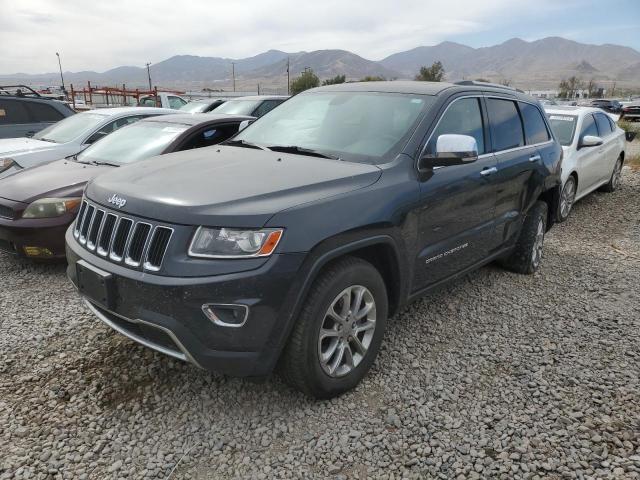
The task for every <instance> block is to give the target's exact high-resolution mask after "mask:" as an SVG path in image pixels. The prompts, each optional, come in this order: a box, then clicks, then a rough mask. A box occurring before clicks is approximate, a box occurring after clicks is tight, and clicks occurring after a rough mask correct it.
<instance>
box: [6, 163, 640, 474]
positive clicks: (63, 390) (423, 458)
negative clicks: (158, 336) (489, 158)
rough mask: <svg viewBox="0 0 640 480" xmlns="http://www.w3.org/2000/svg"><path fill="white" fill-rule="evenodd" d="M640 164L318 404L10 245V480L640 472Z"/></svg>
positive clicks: (447, 299) (470, 280) (477, 277)
mask: <svg viewBox="0 0 640 480" xmlns="http://www.w3.org/2000/svg"><path fill="white" fill-rule="evenodd" d="M639 219H640V172H638V171H635V172H632V171H631V170H630V169H628V168H627V169H625V174H624V185H623V187H622V188H621V189H620V190H619V191H617V192H615V193H613V194H604V193H596V194H594V195H592V196H590V197H588V198H587V199H585V200H583V201H581V202H580V203H578V204H577V205H576V206H575V210H574V212H573V214H572V216H571V218H570V219H569V221H568V222H567V223H565V224H563V225H560V226H557V227H555V228H554V229H553V230H552V231H551V232H550V234H549V236H548V237H547V243H546V245H545V257H544V264H543V267H542V269H541V271H540V272H539V273H537V274H536V275H534V276H519V275H516V274H512V273H508V272H505V271H503V270H501V269H499V268H497V267H494V266H490V267H487V268H483V269H481V270H480V271H478V272H475V273H473V274H472V275H470V276H468V277H467V278H465V279H463V280H461V281H458V282H457V283H456V284H454V285H451V286H449V287H448V288H446V289H444V290H442V291H440V292H438V293H436V294H433V295H431V296H429V297H426V298H425V299H423V300H421V301H419V302H417V303H415V304H414V305H412V306H411V307H409V308H407V309H406V310H404V311H403V312H402V313H401V314H399V315H397V316H396V317H395V318H394V319H392V320H391V321H390V322H389V328H388V331H387V336H386V341H385V342H384V344H383V349H382V351H381V354H380V356H379V358H378V360H377V362H376V365H375V367H374V369H373V371H372V372H371V374H370V375H369V376H368V377H367V378H366V380H365V381H364V382H363V383H362V384H361V385H360V386H359V388H358V389H357V390H355V391H353V392H351V393H349V394H346V395H344V396H343V397H341V398H339V399H335V400H333V401H325V402H315V401H312V400H310V399H308V398H305V397H303V396H301V395H300V394H298V393H296V392H294V391H292V390H290V389H289V388H288V387H286V386H285V385H284V384H282V383H281V382H280V381H279V380H278V379H277V378H276V379H271V380H270V381H268V382H266V383H262V384H253V383H249V382H245V381H241V380H236V379H229V378H224V377H221V376H216V375H211V374H209V373H206V372H203V371H200V370H197V369H196V368H194V367H192V366H190V365H187V364H183V363H180V362H178V361H174V360H172V359H169V358H167V357H164V356H162V355H161V354H157V353H155V352H152V351H149V350H147V349H145V348H143V347H141V346H138V345H136V344H134V343H132V342H131V341H129V340H127V339H126V338H123V337H122V336H120V335H118V334H116V333H114V332H112V331H110V330H109V329H108V328H107V327H106V326H103V325H102V324H100V323H99V321H98V320H96V319H95V318H94V317H93V316H92V315H90V314H89V313H87V311H86V310H85V309H84V308H83V306H82V305H81V303H80V301H79V300H78V298H77V296H76V294H75V292H74V290H73V288H72V287H71V285H70V284H69V283H68V282H67V280H66V278H65V275H64V268H63V267H62V266H42V265H34V264H31V263H28V262H25V261H19V260H16V259H14V258H11V257H8V256H5V255H2V254H0V324H1V330H0V479H9V478H11V479H13V478H16V479H20V478H24V479H26V478H38V479H59V478H65V479H66V478H69V479H71V478H73V479H82V478H92V479H93V478H96V479H104V478H131V479H138V478H156V479H167V478H171V479H185V478H202V479H205V478H216V479H218V478H222V479H226V478H343V479H344V478H368V477H369V478H370V477H375V478H396V479H397V478H455V477H459V478H486V477H494V478H495V477H498V478H638V477H640V375H639V373H638V372H639V370H640V348H639V347H640V223H639Z"/></svg>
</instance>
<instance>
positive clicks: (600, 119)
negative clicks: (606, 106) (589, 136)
mask: <svg viewBox="0 0 640 480" xmlns="http://www.w3.org/2000/svg"><path fill="white" fill-rule="evenodd" d="M594 117H596V124H597V125H598V132H600V136H601V137H606V136H608V135H609V134H610V133H611V132H612V131H613V130H612V129H611V124H610V123H609V120H607V117H606V116H605V115H604V114H603V113H596V114H594Z"/></svg>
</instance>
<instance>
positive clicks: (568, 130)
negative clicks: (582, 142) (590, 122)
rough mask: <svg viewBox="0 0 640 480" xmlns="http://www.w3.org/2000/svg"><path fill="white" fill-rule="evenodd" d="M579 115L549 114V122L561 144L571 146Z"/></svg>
mask: <svg viewBox="0 0 640 480" xmlns="http://www.w3.org/2000/svg"><path fill="white" fill-rule="evenodd" d="M577 120H578V117H576V116H574V115H553V114H551V115H549V123H550V124H551V129H552V130H553V133H554V134H555V136H556V138H557V139H558V141H559V142H560V145H564V146H569V145H571V144H572V143H573V133H574V132H575V130H576V122H577Z"/></svg>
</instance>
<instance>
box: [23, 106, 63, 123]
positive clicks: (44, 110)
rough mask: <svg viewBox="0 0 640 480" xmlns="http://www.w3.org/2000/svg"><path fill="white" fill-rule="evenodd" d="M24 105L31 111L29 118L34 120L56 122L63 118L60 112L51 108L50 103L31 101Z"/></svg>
mask: <svg viewBox="0 0 640 480" xmlns="http://www.w3.org/2000/svg"><path fill="white" fill-rule="evenodd" d="M26 106H27V109H28V110H29V112H30V113H31V118H32V119H33V121H34V122H57V121H59V120H62V119H63V118H64V116H63V115H62V113H60V112H59V111H58V110H56V109H55V108H53V107H52V106H51V105H47V104H44V103H37V102H31V103H28V104H27V105H26Z"/></svg>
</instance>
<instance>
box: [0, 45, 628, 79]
mask: <svg viewBox="0 0 640 480" xmlns="http://www.w3.org/2000/svg"><path fill="white" fill-rule="evenodd" d="M435 61H441V62H442V64H443V66H444V68H445V70H446V79H447V80H460V79H475V78H483V79H487V80H490V81H495V82H502V81H509V82H510V83H511V84H513V85H516V86H519V87H521V88H552V87H555V86H557V84H558V82H559V81H560V80H561V79H563V78H567V77H569V76H572V75H576V76H578V77H580V78H582V79H583V80H589V79H592V78H593V79H594V80H595V81H596V82H604V83H607V82H609V83H611V82H614V81H615V82H616V83H617V84H618V85H619V86H621V87H624V86H626V87H639V86H640V52H638V51H637V50H634V49H632V48H629V47H624V46H620V45H613V44H604V45H588V44H583V43H579V42H575V41H572V40H567V39H564V38H561V37H547V38H543V39H541V40H535V41H531V42H527V41H525V40H521V39H519V38H513V39H511V40H508V41H506V42H504V43H501V44H499V45H494V46H490V47H481V48H472V47H469V46H466V45H461V44H459V43H454V42H442V43H440V44H438V45H434V46H422V47H416V48H414V49H411V50H407V51H404V52H398V53H394V54H393V55H390V56H388V57H386V58H384V59H382V60H379V61H374V60H368V59H366V58H363V57H361V56H359V55H356V54H355V53H352V52H349V51H346V50H315V51H311V52H283V51H280V50H269V51H266V52H263V53H260V54H258V55H255V56H253V57H248V58H240V59H231V58H221V57H201V56H195V55H177V56H173V57H171V58H168V59H166V60H163V61H161V62H158V63H156V64H153V65H152V66H151V76H152V80H153V83H154V84H156V85H160V86H163V87H165V88H168V87H174V88H180V89H200V88H204V87H208V88H213V89H227V90H228V89H229V88H230V87H231V83H232V70H234V71H235V78H236V84H237V86H238V88H239V89H242V88H247V87H249V88H251V89H253V88H254V87H255V86H256V84H258V83H259V84H261V85H262V86H263V88H264V87H267V88H277V87H282V86H285V88H286V78H287V63H288V64H289V68H290V75H291V78H294V77H295V76H297V75H299V74H300V72H302V71H303V70H304V69H305V68H307V67H308V68H311V69H312V70H313V71H314V72H315V73H316V74H317V75H318V76H319V77H320V78H321V79H325V78H330V77H333V76H335V75H345V76H346V77H347V80H358V79H360V78H363V77H365V76H382V77H385V78H388V79H394V78H398V79H411V78H413V77H414V76H415V75H416V73H417V72H418V71H419V70H420V67H421V66H428V65H431V64H432V63H433V62H435ZM64 76H65V81H66V83H73V84H74V85H76V86H79V85H83V84H86V82H87V81H91V82H92V83H93V84H95V85H121V84H123V83H125V84H127V86H130V87H145V86H146V85H147V84H148V80H147V71H146V68H144V67H133V66H122V67H116V68H113V69H110V70H107V71H105V72H101V73H98V72H93V71H83V72H65V73H64ZM8 81H11V82H21V83H23V82H24V83H29V84H38V85H57V84H58V83H59V74H58V73H44V74H34V75H32V74H22V73H17V74H12V75H6V74H5V75H3V74H0V82H3V83H7V82H8Z"/></svg>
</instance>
